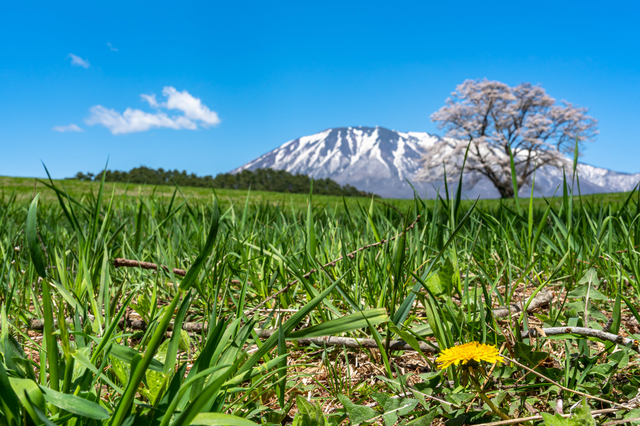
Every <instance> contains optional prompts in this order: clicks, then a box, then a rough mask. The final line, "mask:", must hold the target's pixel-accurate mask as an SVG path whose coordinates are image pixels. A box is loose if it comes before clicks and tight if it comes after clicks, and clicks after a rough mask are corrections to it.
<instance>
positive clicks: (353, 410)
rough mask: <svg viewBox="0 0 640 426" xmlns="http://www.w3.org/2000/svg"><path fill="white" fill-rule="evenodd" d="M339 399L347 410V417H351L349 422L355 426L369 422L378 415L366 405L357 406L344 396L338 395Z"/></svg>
mask: <svg viewBox="0 0 640 426" xmlns="http://www.w3.org/2000/svg"><path fill="white" fill-rule="evenodd" d="M338 399H339V400H340V402H341V403H342V405H343V406H344V408H345V410H347V415H348V416H349V420H350V421H351V423H352V424H354V425H359V424H360V423H364V422H366V421H367V420H370V419H372V418H374V417H375V416H376V415H377V414H378V413H376V411H375V410H374V409H373V408H371V407H367V406H364V405H356V404H354V403H353V402H351V400H350V399H349V398H348V397H346V396H344V395H342V394H338Z"/></svg>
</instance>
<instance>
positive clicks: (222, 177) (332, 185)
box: [71, 166, 373, 197]
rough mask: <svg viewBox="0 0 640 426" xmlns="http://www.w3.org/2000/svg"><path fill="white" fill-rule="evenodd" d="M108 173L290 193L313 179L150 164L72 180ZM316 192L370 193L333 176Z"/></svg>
mask: <svg viewBox="0 0 640 426" xmlns="http://www.w3.org/2000/svg"><path fill="white" fill-rule="evenodd" d="M103 173H106V175H105V181H106V182H124V183H127V182H129V183H137V184H146V185H174V184H175V185H178V186H195V187H205V188H216V189H217V188H220V189H249V188H251V189H252V190H256V191H273V192H289V193H296V194H300V193H308V192H309V189H310V187H311V178H310V177H309V176H307V175H301V174H296V175H292V174H291V173H289V172H286V171H284V170H273V169H258V170H255V171H250V170H243V171H242V172H240V173H236V174H231V173H220V174H218V175H217V176H216V177H212V176H211V175H207V176H197V175H196V174H194V173H190V174H187V172H186V171H181V172H179V171H178V170H164V169H162V168H160V169H157V170H156V169H150V168H148V167H144V166H141V167H136V168H134V169H131V170H130V171H128V172H121V171H118V170H107V171H106V172H100V173H98V174H97V175H94V174H93V173H87V174H84V173H82V172H78V173H77V174H76V175H75V176H74V177H73V178H71V179H78V180H84V181H100V180H101V179H102V174H103ZM313 193H314V194H320V195H344V196H347V197H356V196H371V195H373V194H371V193H365V192H362V191H360V190H359V189H356V188H354V187H353V186H351V185H344V186H342V185H340V184H339V183H337V182H336V181H334V180H331V179H314V180H313Z"/></svg>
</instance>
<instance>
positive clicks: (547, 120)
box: [419, 79, 597, 198]
mask: <svg viewBox="0 0 640 426" xmlns="http://www.w3.org/2000/svg"><path fill="white" fill-rule="evenodd" d="M431 120H432V121H434V122H437V123H438V126H439V128H440V129H446V131H447V133H446V137H445V138H444V139H443V142H442V143H439V144H436V145H435V146H434V147H433V149H432V150H430V151H429V153H428V154H427V155H425V156H424V157H423V158H422V165H423V169H422V171H421V173H420V174H419V178H420V179H422V180H425V181H441V180H442V179H443V178H444V170H445V167H446V175H447V176H448V177H453V178H455V177H456V175H459V173H460V172H461V171H462V164H463V158H464V153H465V151H466V149H467V147H469V153H468V157H467V161H466V164H465V166H464V173H465V176H467V177H468V179H467V183H468V184H470V185H474V184H475V183H477V182H478V180H479V179H481V178H482V177H485V178H487V179H489V180H490V181H491V182H492V183H493V185H494V186H495V187H496V189H497V190H498V192H499V193H500V196H501V197H502V198H511V197H513V195H514V192H513V185H512V177H511V164H510V152H511V153H512V154H513V158H514V163H515V170H516V178H517V183H518V187H519V188H520V187H522V186H524V185H526V184H529V183H531V178H532V176H533V173H534V171H535V170H536V169H539V168H540V167H544V166H552V167H557V168H562V167H563V166H564V165H565V164H567V158H566V155H568V154H573V152H574V149H575V146H576V142H577V144H578V145H581V144H583V143H584V142H585V141H589V140H593V138H594V137H595V135H596V134H597V130H596V124H597V121H596V120H595V119H594V118H592V117H590V116H588V115H587V109H586V108H579V107H575V106H573V105H572V104H571V103H569V102H566V101H562V102H560V103H558V102H556V100H555V99H554V98H552V97H550V96H549V95H547V93H546V92H545V90H544V89H543V88H542V87H540V86H534V85H531V84H530V83H522V84H520V85H518V86H515V87H511V86H508V85H507V84H504V83H501V82H499V81H489V80H487V79H484V80H466V81H465V82H463V83H462V84H460V85H458V86H457V87H456V91H455V92H453V93H452V94H451V97H450V98H449V99H447V100H446V103H445V105H444V106H443V107H442V108H440V109H439V110H438V111H436V112H435V113H433V114H432V115H431Z"/></svg>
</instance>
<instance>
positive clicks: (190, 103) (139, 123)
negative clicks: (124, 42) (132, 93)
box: [85, 86, 220, 135]
mask: <svg viewBox="0 0 640 426" xmlns="http://www.w3.org/2000/svg"><path fill="white" fill-rule="evenodd" d="M162 93H163V95H164V96H165V97H167V101H166V102H162V103H159V102H158V101H157V100H156V95H153V94H152V95H145V94H142V95H140V96H141V97H142V100H143V101H146V102H147V103H148V104H149V106H151V107H152V108H156V109H157V110H158V111H156V112H153V113H150V112H145V111H142V110H140V109H133V108H127V109H126V110H125V111H124V112H123V113H119V112H118V111H116V110H114V109H109V108H105V107H103V106H102V105H95V106H93V107H91V109H90V110H89V112H90V113H91V116H90V117H89V118H88V119H86V120H85V122H86V123H87V124H88V125H90V126H93V125H94V124H100V125H102V126H104V127H106V128H107V129H109V130H110V131H111V133H113V134H114V135H121V134H125V133H135V132H146V131H147V130H150V129H152V128H169V129H176V130H178V129H189V130H195V129H197V128H198V125H200V126H202V127H209V126H215V125H216V124H219V123H220V118H218V114H217V113H216V112H215V111H211V110H210V109H209V108H208V107H207V106H206V105H204V104H203V103H202V102H201V101H200V99H198V98H194V97H193V96H191V95H190V94H189V92H187V91H186V90H185V91H183V92H178V91H177V90H176V89H175V88H173V87H169V86H167V87H165V88H164V89H163V90H162ZM161 109H168V110H177V111H180V112H182V114H177V115H172V116H169V115H168V114H167V113H166V112H164V111H162V110H161Z"/></svg>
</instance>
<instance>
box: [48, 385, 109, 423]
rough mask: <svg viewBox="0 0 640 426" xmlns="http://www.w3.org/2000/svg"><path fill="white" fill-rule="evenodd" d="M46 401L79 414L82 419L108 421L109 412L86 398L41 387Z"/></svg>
mask: <svg viewBox="0 0 640 426" xmlns="http://www.w3.org/2000/svg"><path fill="white" fill-rule="evenodd" d="M40 389H41V390H42V393H43V394H44V399H45V400H46V401H47V402H48V403H49V404H53V405H55V406H56V407H58V408H61V409H63V410H65V411H68V412H70V413H73V414H77V415H78V416H81V417H87V418H90V419H94V420H105V419H108V418H109V416H110V414H109V412H108V411H107V410H106V409H105V408H104V407H102V406H101V405H99V404H96V403H95V402H92V401H89V400H87V399H84V398H80V397H79V396H76V395H69V394H64V393H61V392H56V391H54V390H52V389H49V388H45V387H44V386H40Z"/></svg>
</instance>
